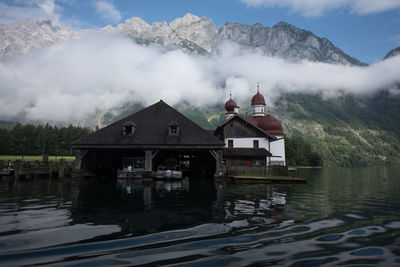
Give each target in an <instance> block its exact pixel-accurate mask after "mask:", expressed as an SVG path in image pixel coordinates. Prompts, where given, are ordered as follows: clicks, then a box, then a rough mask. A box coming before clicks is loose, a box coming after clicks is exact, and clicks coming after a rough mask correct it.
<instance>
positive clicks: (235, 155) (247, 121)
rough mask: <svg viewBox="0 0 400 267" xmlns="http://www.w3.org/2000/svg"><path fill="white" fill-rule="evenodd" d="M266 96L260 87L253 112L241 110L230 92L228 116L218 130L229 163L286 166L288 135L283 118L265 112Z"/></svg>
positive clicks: (226, 160)
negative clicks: (244, 114)
mask: <svg viewBox="0 0 400 267" xmlns="http://www.w3.org/2000/svg"><path fill="white" fill-rule="evenodd" d="M265 107H266V103H265V99H264V96H263V95H262V94H261V93H260V91H259V86H258V87H257V93H256V94H255V95H254V96H253V97H252V99H251V111H252V114H251V116H242V115H240V114H239V107H238V105H237V104H236V102H235V101H234V100H233V99H232V96H230V98H229V100H228V101H227V102H226V103H225V110H226V118H225V121H224V122H223V123H222V124H220V125H219V126H218V127H217V129H216V130H215V135H216V136H217V137H218V138H219V139H221V140H222V141H224V143H225V149H224V160H225V164H226V165H227V166H229V165H236V166H237V165H243V166H276V165H279V166H285V165H286V159H285V135H284V133H283V129H282V124H281V122H280V121H279V120H278V119H276V118H274V117H272V116H271V115H270V114H266V108H265Z"/></svg>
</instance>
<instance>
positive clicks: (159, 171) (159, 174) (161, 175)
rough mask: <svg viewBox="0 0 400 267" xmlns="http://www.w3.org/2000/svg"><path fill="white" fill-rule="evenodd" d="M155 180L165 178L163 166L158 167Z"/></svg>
mask: <svg viewBox="0 0 400 267" xmlns="http://www.w3.org/2000/svg"><path fill="white" fill-rule="evenodd" d="M156 178H165V167H164V166H163V165H160V166H158V168H157V172H156Z"/></svg>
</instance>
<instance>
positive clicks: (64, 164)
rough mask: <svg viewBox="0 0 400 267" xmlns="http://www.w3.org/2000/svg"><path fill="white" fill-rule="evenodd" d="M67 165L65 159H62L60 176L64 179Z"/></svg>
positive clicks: (59, 170) (59, 168)
mask: <svg viewBox="0 0 400 267" xmlns="http://www.w3.org/2000/svg"><path fill="white" fill-rule="evenodd" d="M65 167H66V162H65V159H61V160H60V165H59V167H58V178H60V179H64V177H65Z"/></svg>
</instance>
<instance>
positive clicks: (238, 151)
mask: <svg viewBox="0 0 400 267" xmlns="http://www.w3.org/2000/svg"><path fill="white" fill-rule="evenodd" d="M271 156H272V154H271V153H270V152H269V151H268V150H266V149H265V148H224V157H271Z"/></svg>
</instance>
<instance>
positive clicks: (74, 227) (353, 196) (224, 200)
mask: <svg viewBox="0 0 400 267" xmlns="http://www.w3.org/2000/svg"><path fill="white" fill-rule="evenodd" d="M300 175H301V176H302V177H304V178H307V180H308V183H307V184H294V185H274V184H262V183H261V184H260V183H242V182H240V183H238V182H232V181H230V180H222V181H214V180H212V179H210V180H196V179H189V178H186V179H182V180H167V181H145V180H143V181H138V180H115V179H99V180H95V179H92V180H84V179H78V178H70V179H66V181H65V182H60V183H59V182H58V181H57V180H51V179H47V178H43V179H36V180H26V181H20V182H19V183H18V184H17V185H15V184H13V182H12V181H10V180H8V179H6V178H4V179H2V180H1V183H0V265H2V266H12V265H33V264H39V265H40V264H50V265H68V266H78V265H79V266H88V265H93V266H109V265H121V266H126V265H130V266H134V265H149V266H161V265H174V266H247V265H254V266H264V265H274V264H278V265H286V266H309V265H311V266H318V265H328V266H329V265H332V266H333V265H346V266H349V265H351V266H361V265H362V266H393V265H400V214H399V207H400V173H399V169H386V168H381V169H379V168H376V169H304V170H300Z"/></svg>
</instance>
